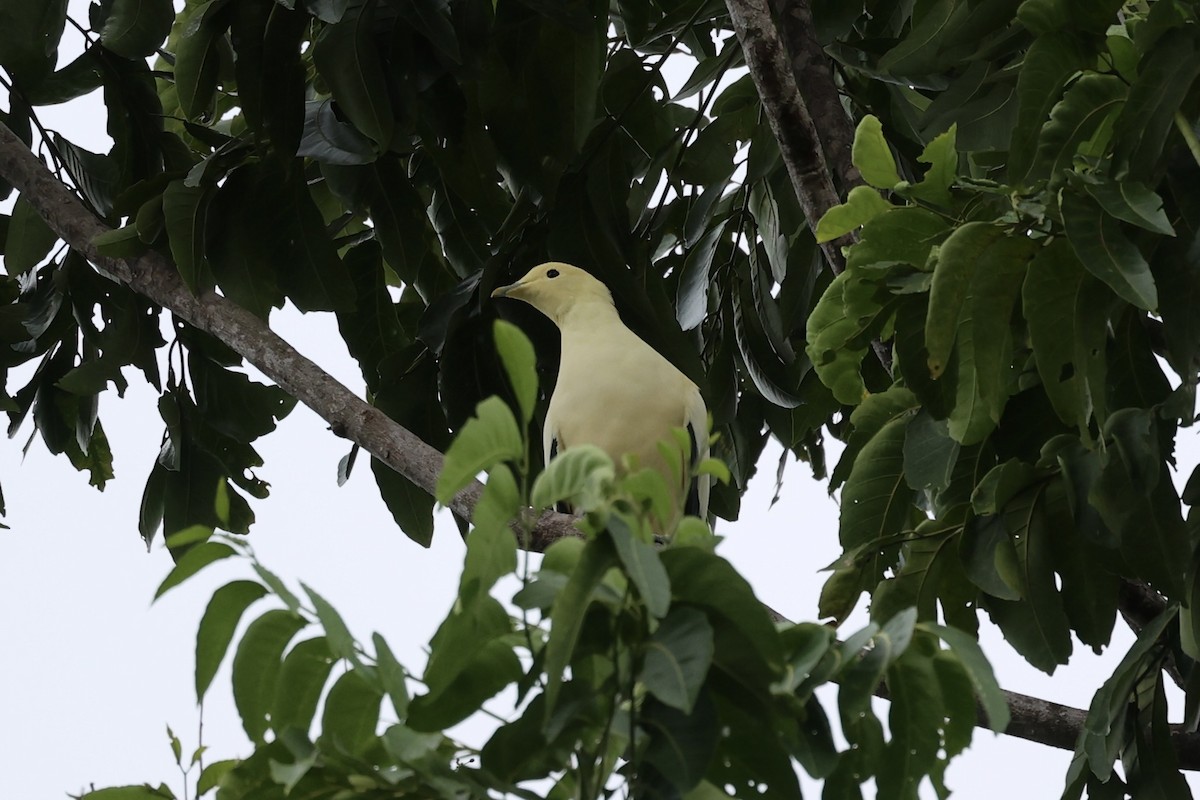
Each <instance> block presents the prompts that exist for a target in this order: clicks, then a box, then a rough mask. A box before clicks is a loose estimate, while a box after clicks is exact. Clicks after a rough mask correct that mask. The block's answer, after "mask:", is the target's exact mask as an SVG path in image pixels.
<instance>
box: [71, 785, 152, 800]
mask: <svg viewBox="0 0 1200 800" xmlns="http://www.w3.org/2000/svg"><path fill="white" fill-rule="evenodd" d="M79 800H175V795H174V794H173V793H172V792H171V790H170V789H168V788H167V786H166V784H163V785H161V786H159V787H158V788H157V789H155V788H154V787H152V786H151V785H150V784H148V783H147V784H143V785H141V786H111V787H109V788H107V789H97V790H96V791H94V792H87V793H86V794H83V795H80V798H79Z"/></svg>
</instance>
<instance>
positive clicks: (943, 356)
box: [925, 222, 1005, 378]
mask: <svg viewBox="0 0 1200 800" xmlns="http://www.w3.org/2000/svg"><path fill="white" fill-rule="evenodd" d="M1004 234H1005V230H1004V228H1002V227H1001V226H999V225H993V224H991V223H988V222H968V223H966V224H965V225H962V226H960V227H958V228H956V229H955V230H954V232H953V233H951V234H950V236H949V237H948V238H947V239H946V241H944V242H942V245H941V248H940V249H939V250H938V255H937V263H936V265H935V266H934V270H933V284H932V286H931V287H930V290H929V316H928V318H927V319H926V322H925V347H926V349H927V350H928V351H929V373H930V374H931V375H932V376H933V377H934V378H937V377H940V376H941V374H942V373H943V372H944V371H945V370H946V364H947V362H948V361H949V360H950V350H951V348H952V347H953V346H954V340H955V337H956V335H957V334H958V332H959V327H960V326H959V320H960V319H962V318H963V310H964V308H965V306H966V303H967V298H968V297H969V293H970V289H971V280H972V278H973V277H974V275H975V271H976V269H977V268H978V267H979V264H980V262H981V261H983V260H984V259H987V258H989V254H990V253H991V251H992V249H993V248H994V247H996V246H997V244H998V243H999V242H1000V241H1001V240H1002V239H1003V238H1004ZM1000 263H1003V261H1001V262H1000Z"/></svg>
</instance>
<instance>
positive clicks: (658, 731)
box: [638, 693, 795, 797]
mask: <svg viewBox="0 0 1200 800" xmlns="http://www.w3.org/2000/svg"><path fill="white" fill-rule="evenodd" d="M734 713H735V712H731V713H729V714H726V715H724V719H718V717H717V711H716V708H714V704H713V702H712V700H711V699H709V696H708V695H707V693H704V694H701V696H700V699H699V702H697V703H696V707H695V708H694V709H693V710H692V712H691V713H690V714H689V713H685V712H682V711H679V710H678V709H676V708H673V707H671V706H669V705H666V704H665V703H659V702H655V701H654V699H653V698H650V699H649V700H648V701H647V702H646V704H645V705H644V706H643V708H642V710H641V713H640V714H639V715H638V719H639V720H641V722H640V724H641V725H642V726H643V727H644V730H645V731H646V732H647V733H648V734H649V736H648V741H647V742H646V745H645V747H646V749H645V754H644V755H643V756H642V758H643V759H644V763H645V764H646V765H647V767H649V769H648V770H647V771H648V772H650V771H653V772H655V773H658V774H659V775H661V776H662V779H665V782H666V783H667V784H668V785H669V786H670V787H671V788H672V789H673V790H675V791H676V792H683V791H686V790H689V789H691V788H693V787H694V786H695V785H696V784H697V783H699V781H700V779H701V778H702V777H703V776H704V773H705V771H706V769H711V764H712V761H713V755H714V751H716V749H717V746H718V742H719V741H720V738H721V724H720V723H722V722H729V721H730V717H732V716H733V715H734ZM730 727H733V726H730ZM738 727H739V728H741V726H738ZM743 730H744V729H743ZM740 732H742V731H739V733H740ZM749 736H751V737H753V736H754V734H753V733H752V732H751V733H750V734H749ZM766 752H769V751H766ZM763 755H764V751H763V750H759V751H757V752H756V756H757V758H756V762H757V763H756V766H757V767H758V768H759V771H758V774H757V775H756V777H758V778H759V779H760V780H762V781H763V783H764V784H766V782H767V781H768V780H769V779H770V776H769V775H768V774H764V773H766V772H767V770H768V769H769V768H770V766H774V765H772V764H770V761H769V760H768V759H766V758H763ZM785 763H786V762H785ZM793 780H794V779H793ZM771 784H772V785H775V782H774V780H771ZM674 796H675V797H678V796H679V794H674ZM784 796H788V795H784ZM791 796H795V795H791Z"/></svg>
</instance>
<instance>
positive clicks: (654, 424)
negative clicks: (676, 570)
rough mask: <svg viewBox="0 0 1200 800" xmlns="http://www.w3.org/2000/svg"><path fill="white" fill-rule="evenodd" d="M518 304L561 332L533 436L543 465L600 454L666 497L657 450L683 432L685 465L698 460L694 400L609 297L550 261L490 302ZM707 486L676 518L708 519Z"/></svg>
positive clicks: (703, 421)
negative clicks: (588, 451)
mask: <svg viewBox="0 0 1200 800" xmlns="http://www.w3.org/2000/svg"><path fill="white" fill-rule="evenodd" d="M492 297H512V298H516V299H518V300H524V301H525V302H526V303H529V304H530V305H531V306H533V307H534V308H536V309H537V310H538V311H541V312H542V313H543V314H545V315H546V316H547V317H549V318H550V319H551V320H552V321H553V322H554V324H555V325H557V326H558V329H559V330H560V331H561V332H562V360H561V362H560V364H559V368H558V383H557V384H556V385H555V387H554V394H553V395H552V396H551V398H550V408H549V410H548V411H547V413H546V427H545V430H544V431H543V433H542V441H543V444H544V446H545V451H544V452H545V454H546V460H547V461H549V460H550V459H551V458H553V457H554V456H555V455H556V454H557V453H559V452H562V451H564V450H566V449H567V448H570V447H573V446H575V445H580V444H592V445H596V446H597V447H599V448H601V449H602V450H604V451H605V452H607V453H608V454H609V456H611V457H612V459H613V461H614V462H615V463H616V464H618V465H620V463H621V458H622V456H626V455H628V456H632V457H633V458H634V459H635V461H636V463H637V464H639V465H640V466H643V467H654V468H656V469H658V470H659V472H661V473H662V474H663V477H664V478H666V480H667V485H668V486H671V487H672V489H673V491H675V492H677V493H679V494H683V489H684V487H683V486H682V485H675V484H676V483H677V481H679V480H680V479H681V478H680V477H679V476H676V475H675V474H674V470H672V469H670V468H669V467H668V466H667V463H666V461H665V460H664V459H663V456H662V454H661V453H660V452H659V448H658V443H659V442H667V443H668V444H669V445H670V446H675V445H674V442H675V440H674V438H673V437H672V436H671V429H672V428H685V429H686V430H687V432H688V434H689V436H690V437H691V452H690V453H685V454H683V455H684V457H685V458H688V459H691V460H692V461H693V462H695V461H696V460H697V459H704V458H707V457H708V438H707V432H708V411H707V409H706V408H705V405H704V399H703V398H702V397H701V396H700V390H699V389H698V388H697V387H696V384H694V383H692V381H691V380H689V379H688V378H687V376H686V375H684V374H683V373H682V372H680V371H679V370H678V369H676V368H675V366H674V365H673V364H671V362H669V361H667V359H665V358H663V357H662V356H661V355H660V354H659V353H658V352H657V351H656V350H655V349H654V348H652V347H651V346H650V345H648V344H646V343H645V342H644V341H642V340H641V339H640V338H638V336H637V334H635V333H634V332H633V331H631V330H629V328H626V327H625V324H624V323H623V322H621V318H620V317H619V316H618V315H617V309H616V306H614V305H613V299H612V293H610V292H609V291H608V288H607V287H606V286H605V285H604V284H603V283H601V282H600V281H599V280H597V279H596V278H594V277H592V276H591V275H589V274H588V273H587V272H585V271H584V270H582V269H579V268H578V267H573V266H571V265H570V264H563V263H560V262H556V261H552V262H549V263H546V264H540V265H538V266H536V267H534V268H533V269H531V270H530V271H529V272H528V273H527V274H526V275H525V277H523V278H521V279H520V280H519V281H517V282H516V283H513V284H510V285H508V286H501V287H500V288H499V289H496V291H494V292H492ZM708 491H709V478H708V476H706V475H705V476H700V477H699V478H698V479H696V480H694V481H693V484H692V486H691V487H689V488H688V491H687V499H686V503H685V509H684V510H685V512H686V513H688V514H695V515H696V516H699V517H700V518H701V519H704V518H706V516H707V514H708Z"/></svg>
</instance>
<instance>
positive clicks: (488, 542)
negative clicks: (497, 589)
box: [459, 464, 521, 601]
mask: <svg viewBox="0 0 1200 800" xmlns="http://www.w3.org/2000/svg"><path fill="white" fill-rule="evenodd" d="M520 504H521V491H520V489H519V488H518V486H517V480H516V478H515V477H514V476H513V474H512V471H511V470H510V469H509V468H508V467H507V466H505V465H503V464H501V465H500V466H498V467H496V468H495V469H493V470H492V471H491V473H490V474H489V475H488V480H487V484H486V485H485V486H484V487H483V494H482V495H481V496H480V498H479V502H478V503H477V504H476V506H475V515H474V518H473V519H472V522H473V523H474V525H475V527H474V528H473V529H472V530H471V533H470V535H469V536H468V537H467V558H466V563H465V564H464V566H463V574H462V580H461V583H460V586H459V597H460V598H461V599H463V600H464V601H466V600H469V598H470V597H471V596H472V595H473V594H474V593H475V592H487V591H490V590H491V588H492V587H493V586H494V585H495V584H496V581H498V580H499V579H500V578H502V577H504V576H505V575H509V574H511V573H513V572H515V571H516V569H517V537H516V536H514V535H513V531H512V529H510V528H509V523H510V522H511V521H512V520H513V519H514V518H515V517H516V516H517V513H518V512H519V510H520Z"/></svg>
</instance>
